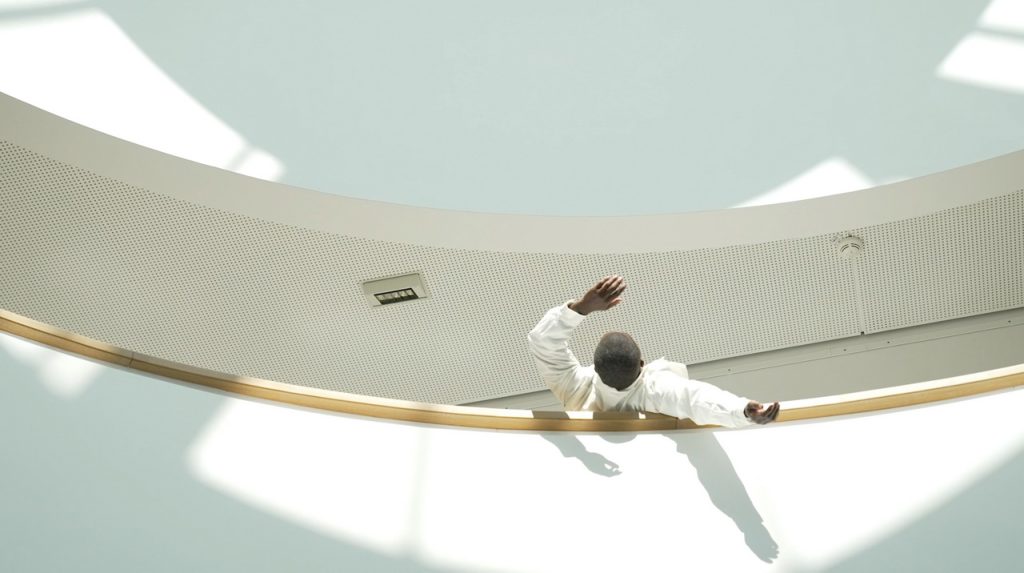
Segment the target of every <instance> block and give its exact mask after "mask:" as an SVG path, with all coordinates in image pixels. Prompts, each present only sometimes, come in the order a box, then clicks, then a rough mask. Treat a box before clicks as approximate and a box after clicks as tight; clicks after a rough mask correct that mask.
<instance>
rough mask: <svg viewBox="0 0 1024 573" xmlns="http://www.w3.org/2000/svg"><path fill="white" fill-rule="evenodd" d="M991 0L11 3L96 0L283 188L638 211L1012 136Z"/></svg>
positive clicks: (527, 209)
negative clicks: (262, 156)
mask: <svg viewBox="0 0 1024 573" xmlns="http://www.w3.org/2000/svg"><path fill="white" fill-rule="evenodd" d="M997 3H1006V2H1005V0H969V1H965V2H958V3H955V4H951V5H949V6H944V7H943V9H942V10H934V9H933V4H932V3H929V2H925V1H924V0H915V1H911V2H902V3H896V4H894V3H887V2H881V1H880V0H875V1H870V2H857V3H822V2H806V1H804V2H793V3H790V4H788V5H787V6H786V7H785V8H784V9H781V10H780V9H779V8H778V7H777V6H775V5H774V4H770V3H747V4H745V5H744V8H743V12H742V13H737V11H736V8H735V7H734V6H733V5H731V4H729V3H704V4H701V5H693V4H692V3H691V4H685V3H674V4H673V3H667V4H664V3H663V4H658V5H645V6H636V5H633V4H630V5H625V4H618V3H604V4H600V5H589V4H585V3H579V2H564V3H556V4H551V3H526V4H523V3H517V4H515V5H514V6H513V5H508V6H498V5H494V4H477V3H463V2H442V3H432V4H430V6H425V5H422V4H420V3H416V2H404V3H398V4H396V3H392V2H388V3H369V4H368V3H364V2H326V1H322V2H313V3H303V4H302V5H301V7H299V8H297V7H296V5H294V4H289V3H283V2H277V3H259V4H253V3H250V2H239V1H237V0H236V1H224V2H216V3H205V2H204V3H201V2H198V1H196V0H193V1H191V2H190V1H183V2H164V3H139V2H130V1H125V0H99V1H96V2H84V3H77V2H71V3H67V4H64V5H59V6H57V7H51V8H40V9H38V10H31V9H28V8H25V9H22V10H11V9H7V10H3V9H0V21H3V20H4V19H5V18H6V20H8V21H10V20H12V19H15V18H22V19H29V18H30V17H36V16H40V17H42V16H48V15H54V14H59V13H61V12H62V11H74V10H81V9H98V10H101V11H102V12H103V13H105V14H106V15H107V16H109V17H110V18H112V19H113V21H114V22H116V24H117V25H118V26H120V27H121V28H122V29H123V30H124V32H125V33H127V34H128V35H129V36H130V37H131V39H132V40H133V41H134V42H135V43H137V44H138V46H139V47H140V48H141V50H142V51H143V52H144V53H145V54H146V55H147V56H148V57H149V58H151V59H152V60H153V61H154V62H155V64H156V65H157V66H158V67H159V68H160V69H162V70H164V71H165V72H166V73H167V74H169V75H170V76H171V77H172V78H173V79H174V81H176V82H177V83H178V84H180V85H181V86H182V87H183V88H184V89H185V90H186V91H187V92H188V93H189V94H190V95H191V96H193V97H194V98H196V99H197V100H198V101H199V102H201V104H202V105H203V106H204V107H205V108H207V109H209V110H210V111H211V112H213V114H214V115H215V116H216V117H218V118H220V119H222V120H223V121H224V122H226V123H227V124H228V125H231V126H233V127H234V128H236V129H238V130H239V131H240V132H241V134H242V135H243V136H244V138H245V139H246V140H248V141H254V142H259V144H260V145H265V146H267V147H268V150H269V152H270V153H271V154H272V155H273V157H276V158H279V159H280V161H282V162H283V164H284V165H287V166H288V169H289V172H288V175H287V176H286V178H285V179H284V182H286V183H290V184H295V185H300V186H305V187H310V188H314V189H318V190H322V191H325V192H334V193H339V194H342V195H348V196H353V197H364V198H371V199H378V200H384V201H392V202H399V203H407V204H412V205H429V206H431V207H437V208H451V209H461V210H470V211H491V212H521V213H537V214H549V215H567V214H572V215H585V214H591V215H630V214H641V213H664V212H678V211H692V210H707V209H717V208H724V207H728V206H732V205H737V204H741V203H744V202H746V201H748V200H750V199H752V198H753V197H755V196H760V195H762V194H763V193H765V192H766V191H769V190H772V189H776V188H778V187H780V186H783V185H784V183H786V182H788V181H792V180H799V179H800V178H801V175H802V174H803V175H807V174H817V173H818V172H819V171H821V169H822V168H824V167H828V168H830V169H831V167H835V166H839V167H841V169H840V171H842V173H855V174H863V177H860V176H859V175H858V177H859V178H858V179H857V180H865V181H882V182H884V181H888V180H892V179H894V178H901V177H907V176H916V175H922V174H925V173H931V172H935V171H939V170H943V169H947V168H950V167H953V166H956V165H962V164H966V163H971V162H974V161H977V160H981V159H985V158H988V157H992V156H995V155H1000V154H1003V153H1007V152H1009V151H1013V150H1016V149H1019V148H1021V147H1024V138H1022V135H1021V134H1022V133H1024V129H1022V128H1024V98H1022V97H1021V96H1020V90H1021V89H1024V80H1021V78H1019V77H1018V76H1019V67H1015V65H1014V62H1016V61H1019V59H1015V58H1014V57H1011V56H1013V55H1014V54H1016V53H1017V51H1015V50H1020V49H1021V46H1024V32H1022V31H1020V30H1017V29H1014V28H1011V29H1007V28H1006V26H1003V27H1002V28H999V29H998V33H999V35H1000V38H1002V40H1000V42H1001V43H1000V42H996V41H994V40H993V39H992V37H991V36H993V34H990V30H993V29H996V28H993V26H992V25H990V24H991V22H990V20H992V18H988V19H987V20H985V21H983V22H979V16H981V15H982V14H983V13H984V12H985V11H986V8H987V7H989V6H992V5H995V4H997ZM18 4H19V3H17V2H16V3H15V5H16V6H17V5H18ZM21 4H22V5H24V6H33V5H39V4H38V3H36V2H32V1H31V0H25V1H24V2H22V3H21ZM40 6H42V5H40ZM925 13H926V14H928V18H921V14H925ZM979 34H981V36H979ZM58 40H59V39H58ZM1003 40H1005V41H1003ZM1014 46H1016V48H1015V47H1014ZM59 48H60V49H64V50H69V49H73V47H68V46H63V47H59ZM993 50H994V52H993ZM993 54H995V56H993ZM97 65H103V64H102V63H99V64H97ZM979 66H980V68H984V69H981V70H980V71H979ZM993 70H994V71H993ZM0 71H2V68H0ZM993 73H994V74H995V75H996V76H999V77H997V78H996V79H993V78H992V77H989V76H991V75H992V74H993ZM979 74H981V76H979ZM986 74H987V75H986ZM1014 74H1017V75H1014ZM38 75H39V74H35V76H38ZM982 76H983V77H982ZM1009 76H1013V77H1009ZM766 150H767V151H766ZM513 157H514V158H515V160H514V161H511V160H509V158H513ZM737 163H739V164H741V168H737ZM830 166H831V167H830ZM830 177H831V176H830ZM825 179H829V178H828V177H826V178H825ZM846 179H849V177H846ZM820 184H822V185H826V186H827V185H828V184H829V182H828V181H822V182H821V183H820ZM842 184H844V185H845V184H849V181H848V180H844V181H843V182H842ZM816 185H818V183H816ZM481 189H485V190H487V192H484V193H481V192H480V190H481ZM680 189H694V190H698V191H699V192H697V193H690V194H687V193H680V192H679V190H680ZM627 190H628V193H629V194H630V197H631V199H633V200H632V201H628V202H627V201H624V200H623V197H622V194H623V192H624V191H627ZM583 193H586V197H585V198H584V197H581V194H583ZM584 199H585V200H584ZM580 205H585V207H583V208H582V209H585V211H583V212H581V207H580Z"/></svg>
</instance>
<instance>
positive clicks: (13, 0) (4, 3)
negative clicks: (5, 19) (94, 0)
mask: <svg viewBox="0 0 1024 573" xmlns="http://www.w3.org/2000/svg"><path fill="white" fill-rule="evenodd" d="M82 1H83V0H0V15H2V12H3V11H6V10H31V9H34V8H52V7H54V6H65V5H68V4H80V3H81V2H82Z"/></svg>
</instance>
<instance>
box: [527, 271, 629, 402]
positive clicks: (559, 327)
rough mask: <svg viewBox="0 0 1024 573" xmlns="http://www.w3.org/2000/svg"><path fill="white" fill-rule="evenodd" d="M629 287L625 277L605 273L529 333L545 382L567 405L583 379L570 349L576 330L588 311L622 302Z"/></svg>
mask: <svg viewBox="0 0 1024 573" xmlns="http://www.w3.org/2000/svg"><path fill="white" fill-rule="evenodd" d="M625 289H626V285H625V281H624V279H623V278H622V277H619V276H609V277H605V278H603V279H601V280H600V281H599V282H598V283H597V284H596V285H595V286H594V287H592V288H591V289H590V290H588V291H587V292H586V294H584V295H583V296H582V297H580V298H579V299H577V300H573V301H569V302H568V303H565V304H561V305H559V306H556V307H555V308H552V309H551V310H549V311H548V312H547V313H546V314H545V315H544V318H542V319H541V320H540V322H539V323H537V326H535V327H533V330H531V331H530V334H529V336H528V337H527V339H528V340H529V342H530V352H531V353H532V354H533V357H534V358H535V359H536V363H537V368H538V369H539V370H540V374H541V377H542V378H544V383H545V384H547V385H548V387H549V388H551V391H552V392H554V393H555V396H556V397H558V399H559V400H561V401H562V403H563V404H566V406H567V407H570V404H571V403H572V395H573V393H574V392H575V391H576V390H577V385H578V383H579V380H577V374H578V371H579V368H580V362H579V360H577V359H576V356H574V355H573V353H572V351H571V350H569V339H570V338H571V337H572V332H573V330H575V329H576V327H577V326H579V324H580V323H581V322H583V317H584V316H586V315H587V314H590V313H591V312H594V311H595V310H608V309H609V308H612V307H613V306H615V305H617V304H619V303H620V302H622V298H621V297H620V295H621V294H622V292H623V291H624V290H625Z"/></svg>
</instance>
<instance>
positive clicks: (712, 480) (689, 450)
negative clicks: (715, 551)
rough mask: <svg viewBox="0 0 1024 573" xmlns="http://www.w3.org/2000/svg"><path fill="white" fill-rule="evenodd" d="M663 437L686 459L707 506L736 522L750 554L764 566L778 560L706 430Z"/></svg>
mask: <svg viewBox="0 0 1024 573" xmlns="http://www.w3.org/2000/svg"><path fill="white" fill-rule="evenodd" d="M666 437H668V438H669V439H670V440H672V441H673V442H675V443H676V451H678V452H679V453H681V454H683V455H685V456H686V457H687V459H689V460H690V463H691V464H692V465H693V467H694V469H696V470H697V479H699V480H700V483H701V485H703V486H704V489H705V490H707V492H708V497H710V498H711V503H713V504H715V507H717V508H718V509H719V510H721V511H722V513H724V514H726V515H728V516H729V518H731V519H732V520H733V522H734V523H736V527H738V528H739V530H740V531H741V532H743V538H744V540H746V542H747V547H749V548H750V550H751V551H753V552H754V555H757V556H758V558H760V559H761V560H762V561H764V562H766V563H771V562H772V561H773V560H774V559H775V558H776V557H778V556H779V546H778V544H777V543H775V540H774V539H772V534H771V533H769V532H768V529H766V528H765V526H764V520H762V519H761V514H760V513H758V512H757V509H756V508H755V507H754V504H753V502H751V501H750V496H749V495H747V490H746V488H744V487H743V482H741V481H740V478H739V476H737V475H736V469H735V468H733V466H732V462H731V461H729V456H728V455H727V454H726V453H725V450H723V449H722V446H721V445H720V444H719V443H718V439H716V438H715V436H714V434H713V433H711V432H708V431H696V432H674V433H670V434H666Z"/></svg>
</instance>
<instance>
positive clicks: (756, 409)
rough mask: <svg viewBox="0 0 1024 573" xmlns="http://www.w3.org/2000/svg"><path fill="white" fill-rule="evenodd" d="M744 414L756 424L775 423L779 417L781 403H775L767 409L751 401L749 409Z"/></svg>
mask: <svg viewBox="0 0 1024 573" xmlns="http://www.w3.org/2000/svg"><path fill="white" fill-rule="evenodd" d="M743 414H744V415H745V416H746V417H747V418H748V419H750V421H752V422H754V423H756V424H767V423H769V422H774V421H775V418H777V417H778V416H779V403H778V402H775V403H774V404H772V405H771V406H768V407H767V408H765V407H764V405H762V404H761V403H760V402H754V401H753V400H751V401H750V403H748V404H747V407H746V408H744V409H743Z"/></svg>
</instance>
